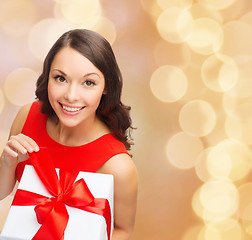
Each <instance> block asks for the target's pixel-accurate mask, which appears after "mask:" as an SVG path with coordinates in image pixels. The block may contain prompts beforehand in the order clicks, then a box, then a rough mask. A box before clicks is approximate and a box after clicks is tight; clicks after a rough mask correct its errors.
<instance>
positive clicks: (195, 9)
mask: <svg viewBox="0 0 252 240" xmlns="http://www.w3.org/2000/svg"><path fill="white" fill-rule="evenodd" d="M190 13H191V14H192V17H193V19H194V20H196V19H198V18H211V19H213V20H215V21H216V22H218V23H220V24H222V23H223V18H222V15H221V13H220V12H219V11H217V10H215V9H209V8H207V7H205V6H204V5H202V4H199V3H194V4H193V5H192V7H191V8H190Z"/></svg>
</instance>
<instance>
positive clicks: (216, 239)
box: [205, 218, 243, 240]
mask: <svg viewBox="0 0 252 240" xmlns="http://www.w3.org/2000/svg"><path fill="white" fill-rule="evenodd" d="M242 239H243V234H242V228H241V226H240V224H239V222H238V221H237V220H235V219H232V218H230V219H227V220H226V221H221V222H217V223H215V224H208V225H207V226H206V231H205V240H242Z"/></svg>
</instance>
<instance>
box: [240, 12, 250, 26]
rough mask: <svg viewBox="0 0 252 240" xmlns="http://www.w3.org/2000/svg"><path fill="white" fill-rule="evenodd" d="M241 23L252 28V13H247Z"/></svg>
mask: <svg viewBox="0 0 252 240" xmlns="http://www.w3.org/2000/svg"><path fill="white" fill-rule="evenodd" d="M240 20H241V21H243V22H245V23H247V24H249V25H250V26H251V27H252V11H251V12H247V13H245V14H244V15H243V16H242V17H241V18H240Z"/></svg>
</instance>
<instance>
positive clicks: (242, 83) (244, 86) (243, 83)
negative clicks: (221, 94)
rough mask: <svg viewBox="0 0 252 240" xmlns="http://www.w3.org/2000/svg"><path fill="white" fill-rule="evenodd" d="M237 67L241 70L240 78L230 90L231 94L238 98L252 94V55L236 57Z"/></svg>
mask: <svg viewBox="0 0 252 240" xmlns="http://www.w3.org/2000/svg"><path fill="white" fill-rule="evenodd" d="M234 61H235V63H236V67H237V68H238V70H239V78H238V81H237V83H236V84H235V86H234V87H233V88H232V89H231V90H230V91H229V92H228V94H229V95H231V96H234V97H237V98H246V97H251V96H252V91H251V88H252V81H251V75H252V69H251V65H252V56H249V55H241V56H237V57H235V58H234Z"/></svg>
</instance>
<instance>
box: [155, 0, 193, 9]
mask: <svg viewBox="0 0 252 240" xmlns="http://www.w3.org/2000/svg"><path fill="white" fill-rule="evenodd" d="M156 1H157V4H158V5H159V6H160V7H161V8H162V9H163V10H165V9H167V8H173V7H177V8H184V9H185V8H187V9H188V8H190V7H191V6H192V2H193V0H156Z"/></svg>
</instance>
